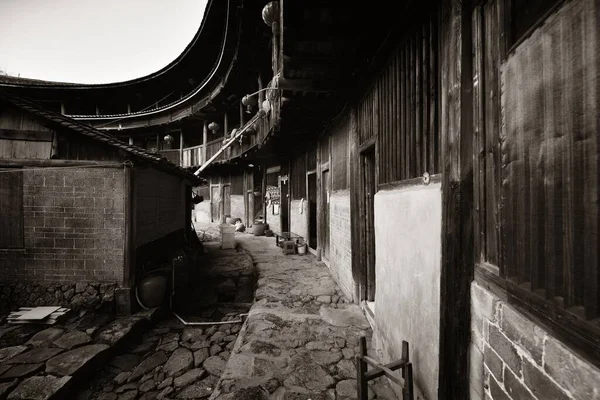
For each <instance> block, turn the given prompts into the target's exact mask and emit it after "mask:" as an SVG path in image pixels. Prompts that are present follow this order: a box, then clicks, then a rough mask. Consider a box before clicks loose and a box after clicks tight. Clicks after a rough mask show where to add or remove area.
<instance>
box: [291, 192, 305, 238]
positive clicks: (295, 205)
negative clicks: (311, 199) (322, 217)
mask: <svg viewBox="0 0 600 400" xmlns="http://www.w3.org/2000/svg"><path fill="white" fill-rule="evenodd" d="M290 207H291V208H290V220H291V222H290V224H291V227H290V230H291V231H292V232H294V233H295V234H296V235H300V236H302V237H303V238H304V240H305V241H306V242H307V243H308V203H307V201H306V200H305V201H302V202H301V201H300V200H292V201H291V206H290Z"/></svg>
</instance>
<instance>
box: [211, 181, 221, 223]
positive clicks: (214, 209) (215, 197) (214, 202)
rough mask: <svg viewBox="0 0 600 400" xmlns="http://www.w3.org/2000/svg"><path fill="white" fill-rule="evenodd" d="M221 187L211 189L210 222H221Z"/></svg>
mask: <svg viewBox="0 0 600 400" xmlns="http://www.w3.org/2000/svg"><path fill="white" fill-rule="evenodd" d="M219 189H220V188H219V185H214V186H211V187H210V222H217V221H220V220H221V216H220V215H219V203H220V202H221V191H220V190H219Z"/></svg>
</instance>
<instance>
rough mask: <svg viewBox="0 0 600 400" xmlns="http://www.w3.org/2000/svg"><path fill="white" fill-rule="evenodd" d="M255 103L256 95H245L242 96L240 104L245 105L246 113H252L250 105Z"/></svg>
mask: <svg viewBox="0 0 600 400" xmlns="http://www.w3.org/2000/svg"><path fill="white" fill-rule="evenodd" d="M257 103H258V101H257V100H256V96H249V95H245V96H244V97H242V104H243V105H244V106H246V112H247V113H248V114H251V113H252V106H255V105H256V104H257Z"/></svg>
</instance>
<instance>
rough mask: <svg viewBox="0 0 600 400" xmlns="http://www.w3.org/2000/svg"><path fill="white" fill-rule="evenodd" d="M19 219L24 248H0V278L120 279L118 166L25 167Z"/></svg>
mask: <svg viewBox="0 0 600 400" xmlns="http://www.w3.org/2000/svg"><path fill="white" fill-rule="evenodd" d="M23 223H24V238H25V240H24V249H16V250H0V282H20V283H48V282H54V283H73V282H118V283H121V281H122V278H123V238H124V236H123V228H124V174H123V170H120V169H114V168H82V169H78V170H74V169H66V170H65V171H60V170H57V169H53V170H47V171H44V170H36V171H26V170H25V171H24V172H23Z"/></svg>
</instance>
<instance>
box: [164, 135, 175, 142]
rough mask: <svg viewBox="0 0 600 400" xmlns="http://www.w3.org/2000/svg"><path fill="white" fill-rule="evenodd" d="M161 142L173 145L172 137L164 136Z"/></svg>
mask: <svg viewBox="0 0 600 400" xmlns="http://www.w3.org/2000/svg"><path fill="white" fill-rule="evenodd" d="M163 140H164V141H165V142H166V143H167V144H171V143H173V136H171V135H166V136H165V137H164V138H163Z"/></svg>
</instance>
